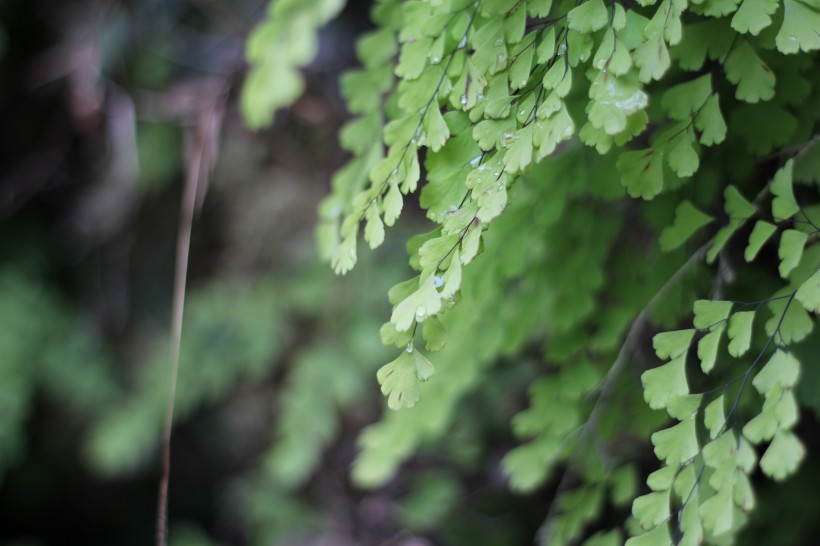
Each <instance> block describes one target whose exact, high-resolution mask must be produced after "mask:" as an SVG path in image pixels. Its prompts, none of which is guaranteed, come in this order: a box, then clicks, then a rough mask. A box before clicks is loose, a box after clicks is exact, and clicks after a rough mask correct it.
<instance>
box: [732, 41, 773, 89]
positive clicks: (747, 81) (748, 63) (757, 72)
mask: <svg viewBox="0 0 820 546" xmlns="http://www.w3.org/2000/svg"><path fill="white" fill-rule="evenodd" d="M723 68H724V70H725V71H726V79H728V80H729V81H730V82H732V83H733V84H735V85H736V86H737V90H736V91H735V96H736V97H737V98H738V99H740V100H742V101H745V102H758V101H767V100H769V99H771V98H772V97H773V96H774V84H775V76H774V72H772V70H771V69H770V68H769V66H768V65H767V64H766V63H764V62H763V61H762V60H761V59H760V57H759V56H758V55H757V53H756V52H755V50H754V48H753V47H752V46H751V45H749V42H747V41H746V40H744V39H742V38H741V39H738V41H737V43H736V44H735V46H734V47H733V48H732V51H731V53H729V56H728V57H727V58H726V62H725V63H724V65H723Z"/></svg>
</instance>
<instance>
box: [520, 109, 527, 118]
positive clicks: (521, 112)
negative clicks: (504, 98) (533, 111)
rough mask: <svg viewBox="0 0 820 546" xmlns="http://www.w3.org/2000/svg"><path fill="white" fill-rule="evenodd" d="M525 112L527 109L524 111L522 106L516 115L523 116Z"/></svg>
mask: <svg viewBox="0 0 820 546" xmlns="http://www.w3.org/2000/svg"><path fill="white" fill-rule="evenodd" d="M526 113H527V111H526V110H524V109H523V108H522V109H521V110H519V111H518V115H519V116H523V115H524V114H526Z"/></svg>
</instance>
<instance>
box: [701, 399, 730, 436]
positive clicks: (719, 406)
mask: <svg viewBox="0 0 820 546" xmlns="http://www.w3.org/2000/svg"><path fill="white" fill-rule="evenodd" d="M725 421H726V414H725V413H724V400H723V395H722V394H721V395H720V396H718V397H717V398H715V399H714V400H712V401H711V402H709V404H708V405H707V406H706V409H705V410H704V412H703V424H704V425H706V428H707V429H708V430H709V437H710V438H712V439H713V440H714V439H715V438H717V435H718V434H720V432H721V431H722V430H723V425H724V423H725Z"/></svg>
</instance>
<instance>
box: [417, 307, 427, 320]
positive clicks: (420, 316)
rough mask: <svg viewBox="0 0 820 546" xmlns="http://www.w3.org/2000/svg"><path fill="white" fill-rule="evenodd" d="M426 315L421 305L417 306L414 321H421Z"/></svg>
mask: <svg viewBox="0 0 820 546" xmlns="http://www.w3.org/2000/svg"><path fill="white" fill-rule="evenodd" d="M426 315H427V308H425V307H424V306H423V305H419V306H418V308H417V309H416V319H418V320H421V319H423V318H424V317H425V316H426Z"/></svg>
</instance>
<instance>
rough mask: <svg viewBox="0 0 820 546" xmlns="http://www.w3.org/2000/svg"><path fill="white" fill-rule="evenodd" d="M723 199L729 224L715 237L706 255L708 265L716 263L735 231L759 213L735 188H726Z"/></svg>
mask: <svg viewBox="0 0 820 546" xmlns="http://www.w3.org/2000/svg"><path fill="white" fill-rule="evenodd" d="M723 198H724V200H725V203H724V210H726V215H727V216H728V217H729V224H728V225H727V226H725V227H723V228H721V230H720V231H718V233H717V235H715V241H714V242H713V243H712V246H711V248H709V251H708V252H707V253H706V261H707V262H708V263H712V262H714V261H715V258H717V256H718V253H719V252H720V251H721V250H722V249H723V247H724V246H725V245H726V243H727V242H728V241H729V238H731V236H732V235H734V233H735V231H737V229H738V228H739V227H740V226H742V225H743V223H744V222H746V220H748V219H749V218H751V217H752V216H753V215H754V214H755V213H756V212H757V209H756V208H755V206H754V205H752V204H751V203H750V202H749V201H747V200H746V198H745V197H743V195H741V193H740V192H739V191H738V189H737V188H736V187H734V186H727V187H726V190H724V192H723Z"/></svg>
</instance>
